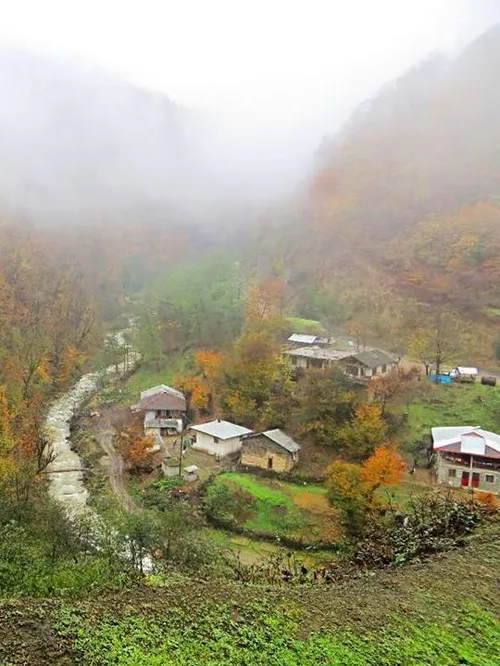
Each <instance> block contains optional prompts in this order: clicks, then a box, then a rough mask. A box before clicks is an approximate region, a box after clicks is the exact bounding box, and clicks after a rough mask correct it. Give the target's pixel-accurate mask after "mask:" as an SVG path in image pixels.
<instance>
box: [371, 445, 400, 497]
mask: <svg viewBox="0 0 500 666" xmlns="http://www.w3.org/2000/svg"><path fill="white" fill-rule="evenodd" d="M404 471H405V464H404V461H403V459H402V458H401V456H400V455H399V453H398V452H397V450H396V447H395V446H394V445H392V444H383V445H382V446H377V448H376V449H375V451H374V453H373V454H372V455H371V456H370V457H369V458H368V459H367V460H365V461H364V463H363V464H362V465H361V469H360V479H361V481H362V482H363V483H364V484H365V486H366V487H367V488H368V489H369V491H370V493H371V494H372V495H373V493H374V492H375V490H377V488H379V487H380V486H395V485H397V484H398V483H399V482H400V481H401V478H402V476H403V473H404Z"/></svg>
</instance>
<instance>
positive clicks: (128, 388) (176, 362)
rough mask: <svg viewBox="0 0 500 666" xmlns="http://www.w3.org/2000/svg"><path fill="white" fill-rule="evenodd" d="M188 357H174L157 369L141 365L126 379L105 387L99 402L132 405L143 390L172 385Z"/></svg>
mask: <svg viewBox="0 0 500 666" xmlns="http://www.w3.org/2000/svg"><path fill="white" fill-rule="evenodd" d="M187 361H188V357H185V358H179V359H172V361H171V363H170V365H169V366H168V368H165V369H164V370H157V369H156V368H155V367H150V366H148V365H146V364H143V365H140V366H139V367H138V368H137V370H136V371H135V372H134V373H133V374H132V375H130V377H128V378H127V379H126V380H124V381H120V382H117V383H116V384H112V385H109V386H107V387H106V388H104V389H103V390H102V391H101V392H100V394H99V402H116V403H118V404H120V405H132V404H134V403H135V402H138V401H139V399H140V394H141V391H144V390H145V389H148V388H152V387H153V386H157V385H158V384H167V385H171V384H172V380H173V378H174V377H175V375H176V373H178V372H180V371H181V370H182V368H183V367H184V366H185V364H186V362H187Z"/></svg>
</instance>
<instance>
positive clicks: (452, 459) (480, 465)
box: [441, 453, 500, 472]
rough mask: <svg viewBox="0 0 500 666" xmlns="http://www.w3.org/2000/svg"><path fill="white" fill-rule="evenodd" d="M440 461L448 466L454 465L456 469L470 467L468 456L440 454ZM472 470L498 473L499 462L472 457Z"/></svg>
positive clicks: (499, 468)
mask: <svg viewBox="0 0 500 666" xmlns="http://www.w3.org/2000/svg"><path fill="white" fill-rule="evenodd" d="M441 455H442V460H443V461H444V462H446V464H448V465H455V466H456V467H464V468H469V467H470V456H460V455H453V454H451V453H442V454H441ZM472 457H473V461H472V469H487V470H488V469H490V470H492V471H495V472H496V471H500V460H497V459H495V458H479V457H476V456H472Z"/></svg>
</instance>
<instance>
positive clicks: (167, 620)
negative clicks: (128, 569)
mask: <svg viewBox="0 0 500 666" xmlns="http://www.w3.org/2000/svg"><path fill="white" fill-rule="evenodd" d="M499 565H500V533H499V526H498V525H496V526H495V525H492V526H490V527H489V528H488V529H487V530H485V531H482V532H480V533H478V534H477V535H476V536H475V537H474V538H473V539H472V542H471V544H470V545H469V546H467V547H466V548H462V549H459V550H456V551H452V552H449V553H447V554H445V555H443V556H441V557H439V558H431V559H430V560H429V561H427V562H425V563H420V564H418V563H417V564H414V565H412V566H407V567H397V568H394V569H390V570H383V571H374V572H372V573H371V575H369V576H359V577H353V578H350V579H346V580H341V581H338V582H333V583H332V584H330V585H320V586H312V585H306V586H301V585H281V586H270V585H246V584H245V585H243V584H238V583H234V582H230V581H227V580H198V579H196V580H193V579H192V578H189V577H185V576H182V575H181V574H174V575H173V576H172V580H171V581H170V582H169V584H168V585H166V586H163V587H161V588H156V589H153V588H149V587H146V586H137V587H134V588H133V589H131V590H124V591H123V592H121V593H120V594H109V595H102V594H100V595H99V596H98V597H97V596H96V597H93V598H92V597H91V598H89V599H86V600H81V601H76V600H72V599H52V600H43V599H17V600H15V599H14V600H0V617H1V618H2V622H1V623H0V664H2V666H21V665H26V664H33V665H35V664H36V665H37V666H48V665H49V664H50V666H70V665H71V664H81V665H82V666H108V665H115V666H146V665H148V666H174V665H175V666H249V665H250V664H252V666H253V665H255V666H318V665H319V664H324V665H325V666H458V665H459V664H462V666H496V665H497V664H498V654H500V624H499V622H498V616H499V612H500V597H499V595H498V567H499Z"/></svg>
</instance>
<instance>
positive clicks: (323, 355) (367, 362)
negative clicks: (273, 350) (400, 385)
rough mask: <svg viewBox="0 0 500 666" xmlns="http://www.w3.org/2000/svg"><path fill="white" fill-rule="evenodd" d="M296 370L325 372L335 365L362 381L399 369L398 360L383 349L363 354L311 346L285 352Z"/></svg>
mask: <svg viewBox="0 0 500 666" xmlns="http://www.w3.org/2000/svg"><path fill="white" fill-rule="evenodd" d="M284 355H285V356H286V357H288V358H289V359H290V362H291V364H292V366H293V367H295V368H303V369H305V370H309V369H311V368H312V369H314V368H317V369H320V370H325V369H326V368H329V367H334V366H335V365H336V366H337V367H339V368H341V369H342V370H343V371H344V372H345V373H346V375H349V376H350V377H355V378H357V379H361V380H369V379H371V378H372V377H383V376H384V375H387V374H389V373H390V372H392V371H394V370H395V369H396V368H397V359H396V358H394V356H392V355H390V354H388V353H387V352H385V351H382V350H381V349H365V350H364V351H361V352H352V351H343V350H339V349H334V348H333V347H321V346H319V345H310V346H308V347H300V348H299V349H291V350H287V351H285V352H284Z"/></svg>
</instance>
